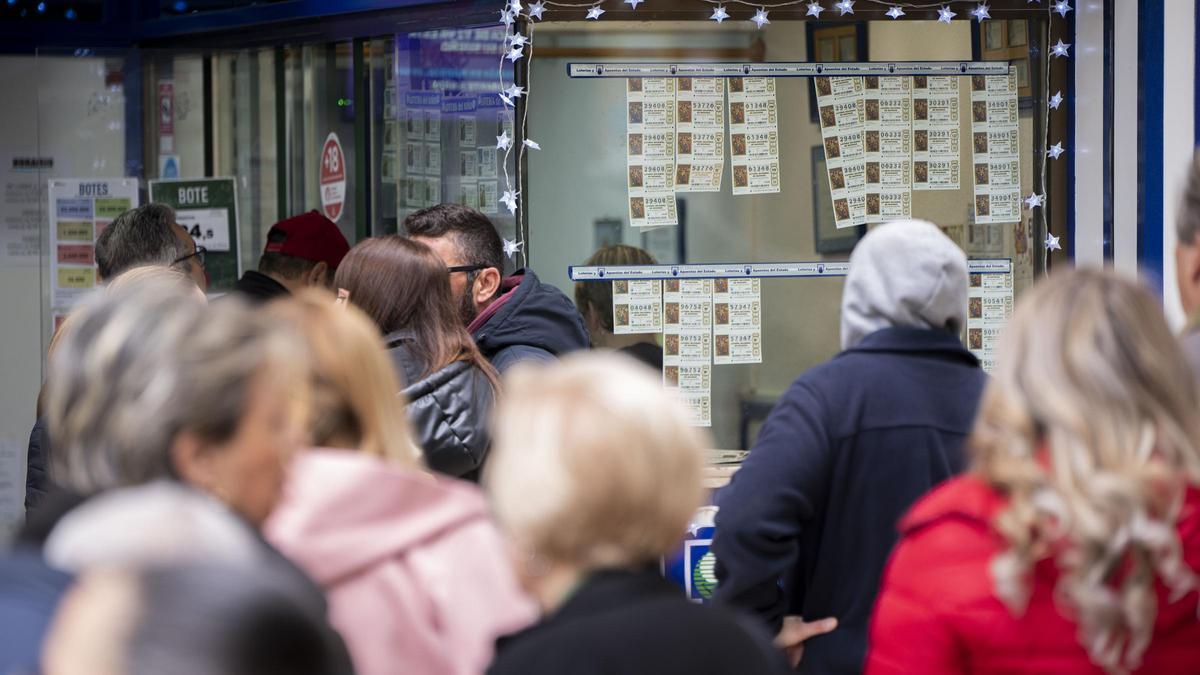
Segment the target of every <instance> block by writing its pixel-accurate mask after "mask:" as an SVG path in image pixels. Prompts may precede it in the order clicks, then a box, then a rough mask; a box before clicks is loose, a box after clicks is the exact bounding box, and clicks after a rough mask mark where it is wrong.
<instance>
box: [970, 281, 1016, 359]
mask: <svg viewBox="0 0 1200 675" xmlns="http://www.w3.org/2000/svg"><path fill="white" fill-rule="evenodd" d="M1007 267H1008V271H1005V272H982V273H981V272H978V271H975V270H974V269H972V270H971V274H970V277H969V278H970V286H969V288H968V291H967V349H969V350H970V351H971V353H972V354H974V355H975V356H976V357H977V358H978V359H979V360H980V362H981V363H982V364H983V369H984V370H985V371H987V372H989V373H990V372H992V370H993V369H994V368H995V366H996V344H997V342H998V341H999V339H1000V334H1001V332H1002V331H1003V330H1004V326H1005V324H1007V323H1008V318H1009V316H1011V315H1012V310H1013V275H1012V266H1011V264H1010V265H1008V266H1007Z"/></svg>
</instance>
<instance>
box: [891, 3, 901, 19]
mask: <svg viewBox="0 0 1200 675" xmlns="http://www.w3.org/2000/svg"><path fill="white" fill-rule="evenodd" d="M887 15H888V16H890V17H892V19H893V20H895V19H899V18H900V17H902V16H904V10H902V9H900V5H892V8H891V9H889V10H888V11H887Z"/></svg>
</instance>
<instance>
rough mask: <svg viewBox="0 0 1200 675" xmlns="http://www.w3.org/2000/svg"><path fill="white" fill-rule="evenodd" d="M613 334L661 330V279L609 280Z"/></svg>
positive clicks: (656, 331)
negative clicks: (610, 284) (611, 297)
mask: <svg viewBox="0 0 1200 675" xmlns="http://www.w3.org/2000/svg"><path fill="white" fill-rule="evenodd" d="M612 296H613V302H612V305H613V333H614V334H616V335H624V334H628V333H658V332H661V331H662V282H661V281H658V280H653V281H645V280H636V279H617V280H616V281H613V282H612Z"/></svg>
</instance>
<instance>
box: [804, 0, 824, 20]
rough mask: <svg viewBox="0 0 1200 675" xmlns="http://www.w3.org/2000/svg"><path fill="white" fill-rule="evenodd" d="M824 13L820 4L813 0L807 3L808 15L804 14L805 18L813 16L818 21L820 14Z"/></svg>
mask: <svg viewBox="0 0 1200 675" xmlns="http://www.w3.org/2000/svg"><path fill="white" fill-rule="evenodd" d="M824 11H825V8H824V7H822V6H821V3H819V2H817V0H813V1H812V2H810V3H808V14H805V16H815V17H817V18H818V19H819V18H821V12H824Z"/></svg>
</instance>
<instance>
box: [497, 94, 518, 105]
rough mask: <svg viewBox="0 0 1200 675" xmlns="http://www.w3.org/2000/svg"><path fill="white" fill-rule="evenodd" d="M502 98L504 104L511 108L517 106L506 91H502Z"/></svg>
mask: <svg viewBox="0 0 1200 675" xmlns="http://www.w3.org/2000/svg"><path fill="white" fill-rule="evenodd" d="M500 100H501V101H504V105H506V106H508V107H510V108H515V107H517V106H516V104H514V103H513V100H512V98H510V97H509V95H508V94H506V93H504V92H500Z"/></svg>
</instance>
